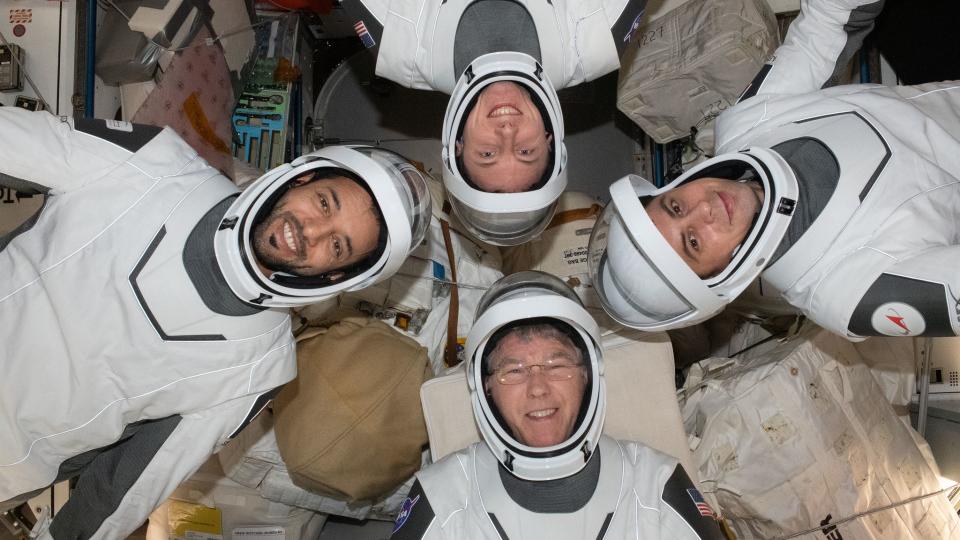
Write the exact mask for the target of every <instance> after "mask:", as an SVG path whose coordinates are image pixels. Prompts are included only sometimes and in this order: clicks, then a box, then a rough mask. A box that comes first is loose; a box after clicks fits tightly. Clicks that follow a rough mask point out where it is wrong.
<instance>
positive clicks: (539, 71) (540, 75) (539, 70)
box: [533, 62, 543, 81]
mask: <svg viewBox="0 0 960 540" xmlns="http://www.w3.org/2000/svg"><path fill="white" fill-rule="evenodd" d="M533 74H534V76H536V78H537V79H539V80H541V81H542V80H543V66H541V65H540V62H537V68H536V69H535V70H534V71H533Z"/></svg>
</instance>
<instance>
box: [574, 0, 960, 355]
mask: <svg viewBox="0 0 960 540" xmlns="http://www.w3.org/2000/svg"><path fill="white" fill-rule="evenodd" d="M880 5H881V4H880V3H876V2H865V1H863V0H819V1H818V2H810V3H809V4H804V9H805V10H817V14H818V16H817V17H807V16H801V17H799V18H798V19H797V20H796V22H795V23H794V24H793V25H791V27H790V32H789V34H788V35H787V39H786V40H785V42H784V44H783V45H782V46H781V47H780V48H779V49H778V50H777V55H776V63H775V64H771V65H768V66H766V67H765V68H764V70H762V71H761V74H760V75H759V76H758V77H757V79H756V80H755V81H754V82H753V83H752V84H751V87H750V88H749V89H748V91H747V92H746V93H745V94H744V96H743V97H742V98H741V101H740V102H739V103H738V104H737V105H736V106H735V107H732V108H730V109H728V110H727V111H724V112H723V113H722V114H721V115H720V116H719V119H718V122H717V129H716V135H717V141H718V144H717V152H718V155H717V156H716V157H714V158H712V159H710V160H708V161H706V162H704V163H701V164H700V165H698V166H697V167H695V168H694V169H692V170H690V171H688V172H686V173H684V174H683V175H681V176H680V177H679V178H677V179H676V180H674V181H673V182H671V183H670V184H668V185H667V186H664V187H663V188H656V187H654V186H653V185H651V184H649V183H648V182H646V181H644V180H642V179H640V178H638V177H631V178H625V179H621V180H620V181H618V182H616V183H615V184H613V185H612V186H611V187H610V194H611V203H610V205H609V206H608V208H607V210H606V211H605V215H604V216H603V218H602V219H601V220H599V221H598V225H597V227H596V228H595V229H594V232H593V235H592V238H591V247H590V261H591V266H592V272H593V275H594V276H595V277H596V280H595V281H594V283H595V284H597V289H598V292H599V293H600V295H601V297H602V300H603V303H604V306H605V308H606V309H607V311H608V312H609V313H610V314H611V315H612V316H613V317H614V318H616V319H618V320H619V321H620V322H622V323H624V324H627V325H629V326H633V327H636V328H643V329H649V330H662V329H669V328H677V327H681V326H687V325H691V324H695V323H697V322H700V321H703V320H705V319H707V318H709V317H711V316H712V315H714V314H716V313H717V312H718V311H720V310H721V309H722V308H723V306H725V305H726V304H727V303H729V302H730V301H732V300H733V299H734V298H736V297H737V295H739V294H740V293H741V292H742V291H743V290H744V289H745V288H746V287H747V285H749V284H750V283H751V281H753V280H754V279H755V278H757V277H760V279H761V281H760V287H759V288H760V291H761V292H762V294H764V295H775V296H781V297H782V298H783V299H784V300H786V302H788V303H789V304H790V305H792V306H793V307H794V308H796V309H797V310H799V311H801V312H803V313H804V314H806V315H807V316H808V317H810V318H811V319H813V320H814V321H815V322H816V323H817V324H819V325H821V326H823V327H825V328H827V329H829V330H831V331H833V332H835V333H837V334H839V335H842V336H845V337H847V338H849V339H851V340H859V339H863V338H865V337H866V336H871V335H888V336H918V335H928V336H949V335H957V334H960V310H958V306H960V273H958V272H957V271H956V269H957V267H958V264H960V241H958V238H960V225H958V224H960V219H958V218H960V211H958V209H960V161H958V160H957V159H956V156H958V155H960V86H958V85H957V84H956V83H933V84H929V85H924V86H918V87H883V86H875V85H869V86H853V85H849V86H838V87H834V88H829V89H825V90H820V87H821V86H822V85H823V84H824V83H825V82H827V81H828V80H829V79H830V78H831V77H832V76H833V75H834V73H836V72H837V70H838V69H840V68H841V67H842V66H843V65H845V64H846V59H847V58H849V54H850V53H852V51H855V49H856V47H857V46H859V41H858V40H857V39H856V38H858V37H859V38H862V34H863V33H865V31H869V29H870V28H871V26H872V23H871V21H872V16H875V15H876V13H877V12H878V10H879V7H880ZM802 15H804V14H802ZM827 23H832V25H831V24H827ZM858 34H860V35H859V36H858ZM813 42H816V46H812V45H811V43H813Z"/></svg>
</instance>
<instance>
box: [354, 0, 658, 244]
mask: <svg viewBox="0 0 960 540" xmlns="http://www.w3.org/2000/svg"><path fill="white" fill-rule="evenodd" d="M361 4H362V6H361V5H359V4H357V5H354V6H349V7H348V9H350V8H353V9H355V10H356V11H357V13H355V14H354V18H355V19H356V20H357V24H356V26H355V27H356V28H357V30H358V33H360V35H361V38H362V39H363V40H364V42H365V43H366V44H367V46H368V47H376V48H377V52H376V54H377V66H376V73H377V75H380V76H382V77H385V78H388V79H391V80H393V81H395V82H397V83H399V84H402V85H403V86H406V87H410V88H420V89H426V90H439V91H441V92H444V93H447V94H450V96H451V98H450V101H449V103H448V105H447V111H446V115H445V116H444V122H443V132H442V143H443V150H442V152H443V156H442V157H443V164H444V165H443V181H444V185H445V187H446V189H447V193H448V195H449V196H450V202H451V205H452V207H453V209H454V212H456V214H457V216H458V217H459V218H460V221H461V222H463V224H464V225H465V226H466V227H467V228H468V229H470V231H471V233H472V234H474V235H475V236H477V237H478V238H480V239H482V240H484V241H487V242H489V243H492V244H497V245H513V244H519V243H522V242H524V241H526V240H528V239H530V238H532V237H534V236H536V235H537V234H539V233H540V232H541V231H542V230H543V229H544V228H545V227H546V225H547V224H548V223H549V221H550V218H551V217H552V215H553V212H554V209H555V207H556V201H557V198H558V197H559V196H560V193H562V192H563V190H564V188H565V187H566V159H567V153H566V147H565V146H564V144H563V139H564V129H563V114H562V112H561V110H560V103H559V100H558V97H557V93H556V90H555V89H559V88H566V87H568V86H574V85H577V84H580V83H582V82H585V81H591V80H593V79H596V78H598V77H600V76H602V75H605V74H607V73H609V72H611V71H614V70H616V69H618V68H619V67H620V62H619V54H620V53H622V51H623V49H624V48H625V47H626V45H627V43H628V42H629V38H630V34H631V32H632V30H634V29H636V27H637V25H638V23H639V20H640V17H641V16H642V13H643V9H644V6H645V5H646V0H585V1H577V2H573V1H570V0H559V1H554V2H539V1H530V0H473V1H467V2H446V1H441V0H421V1H418V2H393V1H390V0H364V1H362V2H361ZM424 51H426V53H425V52H424Z"/></svg>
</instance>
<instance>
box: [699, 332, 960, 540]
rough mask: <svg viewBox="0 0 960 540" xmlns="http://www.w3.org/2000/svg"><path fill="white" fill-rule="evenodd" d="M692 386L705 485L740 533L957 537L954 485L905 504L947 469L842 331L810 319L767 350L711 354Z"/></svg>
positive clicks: (933, 486)
mask: <svg viewBox="0 0 960 540" xmlns="http://www.w3.org/2000/svg"><path fill="white" fill-rule="evenodd" d="M684 392H685V393H686V394H687V400H686V403H685V404H684V405H683V409H682V410H683V417H684V425H685V428H686V429H687V433H688V434H689V435H690V436H691V440H692V441H693V443H694V444H695V445H696V447H695V448H694V451H693V456H694V461H695V463H696V466H697V467H698V472H699V476H700V483H701V486H702V487H703V488H704V491H707V492H713V493H715V494H716V496H717V500H718V501H719V504H720V506H721V508H723V510H724V517H725V518H727V520H728V521H729V522H730V524H731V525H732V526H733V528H734V530H735V532H736V534H737V537H738V538H740V539H752V538H757V539H764V540H769V539H773V538H783V537H789V538H793V536H792V535H794V534H796V533H799V532H801V531H807V530H810V529H813V528H818V527H820V526H826V528H824V529H822V530H818V531H814V532H812V533H808V534H804V535H802V536H800V537H799V538H804V539H807V540H814V539H818V540H822V539H823V538H832V539H836V538H843V539H844V540H865V539H881V538H883V539H897V540H901V539H911V538H918V539H919V538H923V539H937V540H941V539H948V538H960V520H958V518H957V514H956V512H955V511H953V510H952V509H951V507H950V504H949V502H948V501H947V497H946V495H945V494H939V495H935V496H933V497H928V498H922V499H917V500H914V501H913V502H909V503H907V502H905V501H908V500H912V499H915V498H918V497H922V496H924V495H926V494H930V493H936V492H938V491H939V490H940V489H941V484H940V481H939V471H938V469H937V466H936V464H935V463H934V462H933V460H932V457H930V455H929V453H927V452H926V448H925V447H924V445H923V442H922V441H921V440H919V436H917V438H916V439H915V438H914V436H915V432H914V431H913V430H912V429H911V428H909V427H907V426H906V425H904V424H903V423H902V422H900V421H899V420H898V419H897V415H896V414H895V413H894V410H893V407H892V406H891V405H890V403H889V402H888V401H887V399H886V397H885V396H884V393H883V391H882V390H881V388H880V387H879V386H878V384H877V382H876V381H875V379H874V377H873V376H872V375H871V373H870V369H869V368H868V367H867V365H865V363H864V362H863V360H862V358H861V357H860V354H859V353H858V352H857V349H856V348H855V347H854V346H853V344H852V343H850V342H848V341H846V340H844V339H843V338H841V337H838V336H835V335H833V334H831V333H829V332H827V331H825V330H822V329H819V328H817V327H814V326H811V327H810V328H808V329H806V330H804V331H802V332H801V333H800V334H799V335H797V336H795V337H793V339H790V340H788V341H786V342H784V343H780V344H779V345H778V346H776V347H775V348H774V349H773V350H771V351H769V352H767V353H766V354H765V355H764V356H763V357H754V358H752V359H750V360H740V359H726V358H711V359H708V360H704V361H703V362H701V364H700V365H699V366H694V367H693V368H691V372H690V375H689V376H688V380H687V382H686V384H685V385H684ZM899 503H904V504H899ZM891 505H893V507H892V508H890V509H886V510H881V511H877V512H871V511H872V510H876V509H880V508H884V507H889V506H891ZM847 518H855V519H850V520H847Z"/></svg>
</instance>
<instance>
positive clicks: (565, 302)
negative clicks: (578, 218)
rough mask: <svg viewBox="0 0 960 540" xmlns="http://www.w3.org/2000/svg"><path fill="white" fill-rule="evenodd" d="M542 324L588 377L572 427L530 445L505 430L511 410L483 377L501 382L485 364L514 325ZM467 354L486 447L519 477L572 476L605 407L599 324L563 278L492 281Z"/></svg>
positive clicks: (531, 275)
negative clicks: (569, 347) (575, 354)
mask: <svg viewBox="0 0 960 540" xmlns="http://www.w3.org/2000/svg"><path fill="white" fill-rule="evenodd" d="M544 324H546V325H549V327H550V328H551V330H557V331H559V332H553V334H554V335H555V336H562V339H563V341H564V342H566V343H571V342H572V343H573V344H574V346H575V347H576V348H577V349H579V352H580V354H579V356H580V358H581V360H582V362H581V363H582V368H583V370H584V372H585V376H586V383H585V386H584V390H583V392H584V393H583V397H582V400H581V402H580V408H579V411H577V413H576V418H575V421H574V423H573V425H572V432H571V433H570V434H569V435H568V436H567V437H566V439H565V440H562V441H561V442H559V443H557V444H552V445H550V446H544V447H534V446H529V445H527V444H524V443H523V442H521V441H520V440H518V437H517V435H516V434H515V433H513V432H512V431H511V429H510V427H509V426H508V425H507V421H506V420H505V416H508V415H509V414H511V412H510V411H507V412H506V413H505V412H503V411H500V410H499V408H498V406H497V404H496V403H495V401H494V398H493V396H492V393H491V392H490V391H489V389H488V387H487V386H485V383H490V384H501V383H500V382H498V381H497V380H495V379H494V378H495V377H497V376H498V375H497V374H496V373H495V372H494V371H493V366H492V365H490V355H491V353H494V352H495V351H496V348H497V345H498V344H499V343H500V341H501V340H503V339H506V337H507V336H508V335H510V331H511V330H513V329H519V328H520V327H523V326H527V327H530V326H532V325H544ZM548 339H549V338H548ZM568 340H569V341H568ZM466 354H467V357H466V358H467V362H466V364H467V381H468V385H469V387H470V397H471V402H472V405H473V415H474V419H475V420H476V422H477V426H478V428H479V430H480V434H481V435H482V436H483V439H484V441H485V442H486V444H487V446H488V447H489V448H490V450H491V452H493V454H494V455H495V456H496V457H497V459H498V460H499V461H500V462H501V463H502V464H503V466H504V467H506V468H507V470H509V471H510V472H511V473H513V474H514V475H515V476H517V477H519V478H523V479H526V480H535V481H540V480H553V479H557V478H564V477H567V476H570V475H572V474H575V473H577V472H578V471H580V470H581V469H582V468H583V467H584V466H585V465H586V463H587V461H588V460H589V459H590V456H591V455H592V453H593V451H594V450H595V449H596V447H597V444H598V441H599V438H600V434H601V430H602V428H603V419H604V415H605V412H606V387H605V383H604V380H603V356H602V348H601V346H600V339H599V328H598V326H597V323H596V322H595V321H594V319H593V317H591V316H590V314H589V313H588V312H587V310H586V309H584V307H583V305H582V304H581V302H580V300H579V298H578V297H577V295H576V293H575V292H574V291H573V290H572V289H571V288H570V287H569V286H568V285H567V284H566V283H564V282H563V281H562V280H560V279H559V278H557V277H556V276H553V275H551V274H547V273H544V272H537V271H526V272H518V273H515V274H511V275H509V276H506V277H504V278H501V279H500V280H498V281H497V282H496V283H494V285H493V286H492V287H491V288H490V290H488V291H487V292H486V293H485V294H484V295H483V297H482V298H481V299H480V302H479V304H478V306H477V314H476V320H475V322H474V325H473V328H472V329H471V330H470V333H469V335H468V336H467V342H466ZM541 371H542V367H541ZM528 375H530V374H529V373H528ZM530 376H533V375H530ZM537 376H540V375H537ZM544 376H547V375H544ZM577 376H582V375H577ZM521 384H527V383H526V382H523V383H521ZM558 410H559V409H558ZM556 414H559V413H556Z"/></svg>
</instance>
